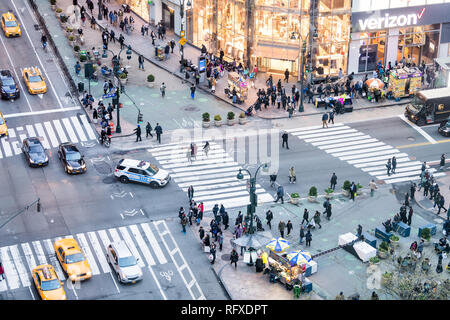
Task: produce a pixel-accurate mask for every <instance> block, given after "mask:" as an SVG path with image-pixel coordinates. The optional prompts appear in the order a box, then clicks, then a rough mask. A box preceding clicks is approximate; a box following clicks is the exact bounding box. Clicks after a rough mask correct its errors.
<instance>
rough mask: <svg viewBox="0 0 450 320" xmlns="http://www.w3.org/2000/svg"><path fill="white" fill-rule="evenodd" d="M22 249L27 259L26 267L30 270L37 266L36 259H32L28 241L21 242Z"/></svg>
mask: <svg viewBox="0 0 450 320" xmlns="http://www.w3.org/2000/svg"><path fill="white" fill-rule="evenodd" d="M22 250H23V252H24V254H25V259H26V260H27V263H28V268H29V269H30V272H31V271H32V270H33V269H34V268H36V266H37V264H36V261H35V260H34V256H33V251H32V250H31V247H30V245H29V244H28V243H22Z"/></svg>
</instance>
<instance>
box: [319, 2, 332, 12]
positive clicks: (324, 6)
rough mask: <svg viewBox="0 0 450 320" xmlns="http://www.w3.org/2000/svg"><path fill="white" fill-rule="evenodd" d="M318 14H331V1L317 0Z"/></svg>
mask: <svg viewBox="0 0 450 320" xmlns="http://www.w3.org/2000/svg"><path fill="white" fill-rule="evenodd" d="M319 1H320V2H319V12H331V7H332V4H333V0H319Z"/></svg>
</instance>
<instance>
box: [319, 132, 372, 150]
mask: <svg viewBox="0 0 450 320" xmlns="http://www.w3.org/2000/svg"><path fill="white" fill-rule="evenodd" d="M369 139H372V138H371V137H370V136H369V135H366V134H358V135H356V136H351V137H341V138H338V139H326V138H320V140H318V141H313V142H310V143H311V144H312V145H313V146H315V147H318V148H320V147H323V148H324V149H326V148H334V146H337V145H338V144H339V145H344V143H346V145H351V144H359V143H361V141H363V140H369ZM375 141H378V140H377V139H375Z"/></svg>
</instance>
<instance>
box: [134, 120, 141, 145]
mask: <svg viewBox="0 0 450 320" xmlns="http://www.w3.org/2000/svg"><path fill="white" fill-rule="evenodd" d="M134 132H136V142H138V141H142V138H141V125H139V124H138V125H137V127H136V129H134Z"/></svg>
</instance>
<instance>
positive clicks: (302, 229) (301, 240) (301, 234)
mask: <svg viewBox="0 0 450 320" xmlns="http://www.w3.org/2000/svg"><path fill="white" fill-rule="evenodd" d="M304 237H305V227H304V226H303V225H300V241H299V243H300V244H302V243H303V238H304Z"/></svg>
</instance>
